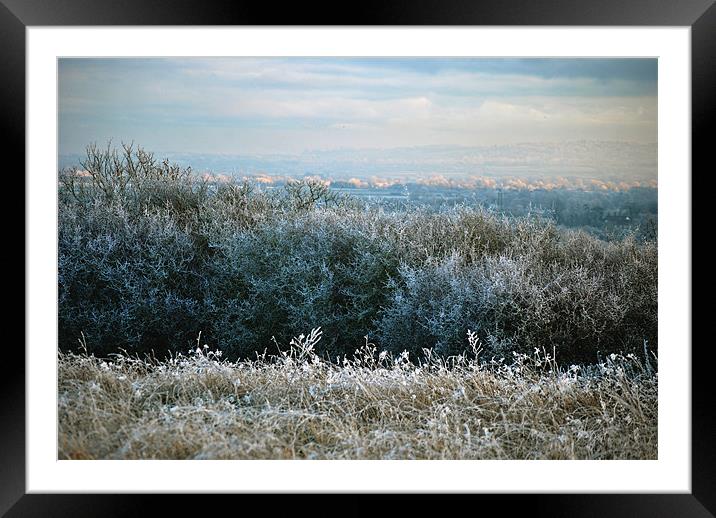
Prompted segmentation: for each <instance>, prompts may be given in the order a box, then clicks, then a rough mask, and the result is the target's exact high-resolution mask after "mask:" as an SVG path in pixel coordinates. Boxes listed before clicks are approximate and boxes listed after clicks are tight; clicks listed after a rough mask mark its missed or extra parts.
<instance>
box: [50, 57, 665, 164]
mask: <svg viewBox="0 0 716 518" xmlns="http://www.w3.org/2000/svg"><path fill="white" fill-rule="evenodd" d="M58 74H59V76H58V80H59V83H58V84H59V92H58V97H59V106H58V109H59V116H58V120H59V153H60V155H61V156H62V155H71V154H75V153H82V152H83V150H84V149H85V147H86V146H87V144H89V143H91V142H97V143H98V144H105V143H106V142H107V141H108V140H109V139H112V140H113V141H114V142H117V143H119V142H122V141H124V142H131V141H134V142H135V143H137V144H139V145H141V146H142V147H144V148H145V149H148V150H151V151H155V152H157V153H164V154H166V155H172V154H175V155H176V154H179V153H181V154H183V155H187V154H195V155H197V156H198V155H205V158H206V156H214V155H215V156H219V155H223V156H242V157H244V158H247V157H253V158H256V157H263V163H262V166H261V167H263V168H264V169H267V168H268V169H271V167H270V165H271V159H270V158H267V157H269V156H278V155H284V156H294V157H295V156H298V157H306V156H312V157H314V159H315V157H316V156H320V157H324V159H323V163H324V166H325V163H328V166H326V167H327V169H328V170H330V160H331V159H330V157H331V156H333V155H335V154H336V153H338V154H340V156H341V157H343V161H342V162H341V164H342V165H340V168H345V167H346V166H345V164H346V163H349V162H360V161H361V160H364V161H365V160H368V159H370V160H378V161H380V160H381V159H382V160H383V161H385V160H386V159H389V158H390V157H391V156H393V154H397V155H400V156H403V155H405V151H404V150H405V148H411V149H417V148H423V147H425V148H424V149H428V150H429V149H431V148H432V149H453V150H457V151H456V152H457V153H458V154H460V152H462V154H463V155H464V154H465V152H467V151H466V150H467V149H468V148H470V149H483V150H484V149H488V148H490V147H491V146H492V148H493V149H495V148H499V149H501V150H502V154H503V155H504V156H503V157H502V159H504V160H509V159H510V156H511V155H512V154H514V155H515V156H516V157H518V156H521V155H522V154H523V150H524V147H525V145H530V144H531V143H549V144H550V149H555V150H556V151H555V152H554V153H553V155H551V156H549V157H546V158H545V160H548V161H549V160H554V159H555V158H559V155H560V149H564V148H565V146H566V148H569V149H571V148H572V147H574V143H575V142H578V143H581V144H580V145H582V146H584V145H585V144H584V142H587V144H586V145H587V146H588V147H589V146H590V145H592V144H589V143H595V144H593V146H596V149H601V150H602V151H603V150H604V146H605V145H607V144H604V142H610V143H612V144H613V145H617V146H619V149H620V150H621V151H620V153H621V154H622V155H624V157H625V162H624V163H625V165H624V167H623V168H622V169H623V174H625V175H628V174H631V173H630V171H631V166H630V165H629V164H630V163H631V162H634V161H637V162H639V163H641V164H642V166H643V162H644V156H643V153H644V149H645V148H644V145H646V146H648V149H650V150H652V151H651V152H653V160H652V159H651V158H649V160H648V161H651V162H654V167H653V175H654V177H655V175H656V170H655V160H656V146H655V144H656V140H657V60H655V59H592V58H583V59H505V58H499V59H497V58H495V59H485V58H479V59H478V58H475V59H472V58H327V57H322V58H170V59H169V58H142V59H134V58H131V59H128V58H116V59H86V58H72V59H60V60H59V63H58ZM630 144H634V149H635V150H636V151H635V154H636V155H638V156H636V155H635V157H630V156H629V151H628V150H629V147H628V146H629V145H630ZM625 145H626V146H627V147H626V150H627V151H626V152H625V151H624V149H625V148H624V146H625ZM428 146H429V147H428ZM593 146H592V147H593ZM399 148H400V149H402V150H403V151H398V149H399ZM367 150H370V153H367ZM460 150H462V151H460ZM592 151H593V150H592ZM401 153H402V154H401ZM418 155H419V157H422V158H415V157H412V156H411V157H410V160H408V162H415V160H420V159H422V160H423V161H424V160H427V159H426V153H425V152H422V151H421V152H420V153H417V154H416V156H418ZM427 155H429V153H427ZM597 155H598V153H597ZM594 156H596V155H595V153H594V152H590V157H592V158H590V160H592V159H594ZM346 157H348V158H346ZM284 158H285V157H284ZM428 158H429V157H428ZM267 161H268V164H269V166H266V162H267ZM284 161H285V160H284ZM429 161H430V160H429ZM248 163H251V162H250V161H249V162H248ZM275 163H278V162H275ZM307 163H308V164H310V161H309V162H307ZM314 163H315V160H314ZM338 163H339V162H336V164H338ZM432 163H433V165H435V167H436V168H437V169H440V167H439V166H440V164H439V163H438V164H435V160H432ZM587 165H588V164H587ZM593 165H595V167H594V168H593V169H595V170H596V169H598V168H597V167H596V164H593ZM241 167H243V166H241ZM246 167H248V168H249V169H250V167H251V166H250V165H249V166H246ZM256 167H258V166H256ZM306 167H308V166H307V165H306V163H305V161H304V165H302V166H301V168H300V169H302V170H303V169H305V168H306ZM338 167H339V166H338V165H336V168H338ZM619 169H620V168H619V164H617V165H616V170H617V171H619ZM289 172H290V171H289ZM349 172H350V171H349ZM373 172H376V171H373ZM431 172H435V171H431ZM612 172H613V171H612ZM643 172H644V171H643V168H642V171H641V173H640V174H643ZM426 174H427V173H426Z"/></svg>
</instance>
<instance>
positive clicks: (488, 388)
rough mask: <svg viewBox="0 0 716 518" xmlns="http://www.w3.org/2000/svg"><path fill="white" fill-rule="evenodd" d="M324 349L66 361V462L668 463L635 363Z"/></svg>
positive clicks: (62, 445) (642, 368)
mask: <svg viewBox="0 0 716 518" xmlns="http://www.w3.org/2000/svg"><path fill="white" fill-rule="evenodd" d="M468 338H469V339H470V342H471V345H472V346H473V350H474V352H479V345H478V344H477V342H476V340H475V337H474V335H473V336H469V337H468ZM319 340H320V331H314V332H312V333H311V334H309V335H308V336H307V337H306V336H303V335H302V336H301V337H299V338H296V339H294V341H293V342H292V347H291V349H290V350H289V351H287V352H284V353H282V354H280V355H278V356H275V357H272V358H268V357H265V356H264V357H260V356H259V357H257V359H256V360H251V361H249V360H244V361H240V362H228V361H225V360H223V359H222V358H221V355H220V353H216V352H210V351H209V349H208V348H206V347H201V348H197V350H196V351H194V352H193V353H190V354H189V355H181V354H179V355H176V356H175V357H173V358H171V359H169V360H164V361H158V360H141V359H139V358H136V357H135V358H131V357H129V356H126V355H118V356H114V357H113V360H112V361H108V360H102V359H98V358H95V357H93V356H91V355H86V354H80V355H77V354H74V353H61V354H60V356H59V452H58V455H59V458H60V459H655V458H656V457H657V385H658V384H657V374H656V373H655V372H654V371H653V370H652V368H651V365H650V363H649V362H646V361H642V360H638V359H636V358H635V357H633V356H631V355H630V356H629V357H623V356H617V355H613V356H611V357H608V358H607V359H606V360H605V361H604V362H603V363H600V364H597V365H593V366H590V367H582V368H579V367H576V366H572V367H569V368H566V369H564V368H560V367H559V366H558V364H557V363H556V362H555V360H554V358H552V357H551V355H549V354H546V353H545V352H544V351H537V352H536V353H535V354H534V355H533V356H531V357H527V356H524V355H515V356H514V361H513V362H511V363H510V364H509V365H506V364H505V362H495V361H491V362H480V361H479V359H477V358H476V356H475V355H474V354H473V355H472V356H471V357H470V356H468V355H460V356H457V357H451V358H448V359H440V358H437V357H432V356H431V355H430V354H427V356H426V360H425V361H423V362H420V363H419V364H418V365H416V364H414V363H411V361H410V360H409V359H408V357H407V355H398V356H396V357H393V356H388V355H386V354H376V351H375V348H373V347H372V346H371V344H366V346H365V347H364V348H362V349H360V350H359V351H357V353H356V355H355V356H354V357H353V358H351V359H348V358H345V359H344V360H343V361H342V362H341V363H340V364H336V363H332V362H325V361H323V360H321V359H320V358H319V357H318V356H316V355H315V354H314V352H313V350H314V347H315V345H316V343H317V342H318V341H319ZM198 343H199V342H197V345H198Z"/></svg>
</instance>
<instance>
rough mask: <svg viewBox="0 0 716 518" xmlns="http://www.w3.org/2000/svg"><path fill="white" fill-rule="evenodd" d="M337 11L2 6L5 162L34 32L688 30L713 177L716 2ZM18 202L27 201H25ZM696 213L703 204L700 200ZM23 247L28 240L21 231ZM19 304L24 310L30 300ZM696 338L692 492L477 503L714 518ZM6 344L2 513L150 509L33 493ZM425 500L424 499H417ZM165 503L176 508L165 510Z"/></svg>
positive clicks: (703, 375) (704, 381)
mask: <svg viewBox="0 0 716 518" xmlns="http://www.w3.org/2000/svg"><path fill="white" fill-rule="evenodd" d="M334 5H335V6H336V7H335V8H333V10H331V8H330V7H326V6H322V5H320V4H315V5H306V4H304V3H286V4H285V5H282V6H281V7H280V8H275V7H273V6H272V5H270V4H262V3H250V4H249V3H242V2H231V1H226V0H221V1H207V0H204V1H202V2H199V1H197V0H116V1H112V2H109V1H107V0H104V1H100V0H0V64H2V68H1V70H2V71H3V74H2V75H3V80H2V82H0V84H2V86H1V87H0V92H1V94H0V113H2V115H1V117H0V121H1V122H0V124H2V129H3V134H4V136H5V138H4V140H3V143H2V147H3V150H4V151H5V153H4V156H5V157H9V158H10V159H12V158H14V159H16V160H17V163H15V164H14V165H13V166H12V167H13V168H14V170H16V171H20V170H22V171H25V156H24V153H23V152H21V151H20V150H22V149H25V110H26V107H25V56H26V55H25V29H26V27H28V26H65V25H67V26H77V25H156V26H161V25H503V26H508V25H515V26H519V25H542V26H545V25H550V26H570V25H571V26H591V25H601V26H605V25H606V26H689V27H691V44H692V48H691V51H692V57H691V63H692V78H691V79H692V173H691V178H692V179H693V178H694V176H695V175H694V174H693V171H694V170H696V169H699V170H700V173H699V176H706V173H707V171H706V167H707V164H708V163H709V162H708V160H709V158H710V157H709V156H708V152H709V150H710V148H711V147H712V146H711V143H710V139H709V135H710V133H711V132H709V131H708V130H709V129H713V125H714V124H713V113H716V106H715V105H716V93H715V92H716V80H715V79H716V77H715V76H716V51H715V49H714V40H715V39H716V38H714V35H715V34H716V7H715V6H714V1H713V0H682V1H676V0H674V1H664V0H631V1H630V2H629V3H625V2H623V0H621V1H620V0H600V1H596V0H539V1H536V0H535V1H532V2H526V1H524V2H523V1H521V0H502V1H491V2H480V3H478V2H469V1H467V0H463V1H459V2H450V1H447V0H439V1H438V0H431V1H414V2H405V1H393V2H386V1H384V2H380V1H379V2H374V1H363V2H359V3H355V4H350V8H347V6H346V5H339V4H334ZM319 21H320V22H319ZM709 165H710V164H709ZM8 167H9V166H8ZM17 176H18V177H19V175H17ZM5 180H6V182H9V181H11V180H12V179H11V178H7V177H6V179H5ZM15 180H16V181H18V183H19V185H17V186H13V187H12V188H13V189H16V188H17V189H22V192H23V197H22V199H23V200H24V199H25V197H24V193H25V185H24V181H23V182H21V183H20V182H19V178H15ZM8 188H10V187H8V184H7V183H6V189H8ZM693 192H694V190H693V188H692V193H693ZM13 197H16V198H18V199H20V197H19V196H13ZM692 207H696V204H695V202H694V201H693V199H692ZM15 210H16V209H15ZM23 213H24V212H23ZM15 219H16V217H15ZM6 221H14V220H6ZM692 221H693V222H694V224H697V223H698V221H699V220H698V219H697V218H696V217H695V212H693V209H692ZM18 231H19V229H18ZM692 235H693V231H692ZM697 235H699V234H697ZM703 235H707V236H708V234H703ZM16 242H22V243H24V242H25V237H24V234H23V236H22V237H21V238H20V239H19V241H16ZM23 250H25V249H24V247H23ZM692 254H693V252H692ZM26 260H27V257H26V255H25V252H24V251H23V267H22V268H23V271H24V272H25V280H26V282H27V270H26V269H25V266H24V264H25V261H26ZM692 264H693V255H692ZM23 300H24V299H23ZM16 307H19V304H17V305H16ZM22 307H23V311H24V309H25V305H24V304H23V306H22ZM692 321H693V317H692ZM692 342H693V343H692V344H681V345H683V347H684V348H685V350H687V349H686V348H687V347H691V354H692V405H693V406H692V412H691V415H692V423H691V424H692V459H691V467H692V479H691V480H692V492H691V493H690V494H611V495H600V494H584V495H502V496H499V495H475V496H478V498H479V499H480V504H482V502H483V501H490V500H495V499H501V500H503V499H509V502H510V504H509V506H510V509H511V510H514V509H515V505H517V506H518V507H519V508H522V509H523V510H524V511H525V512H529V513H530V514H531V515H535V514H537V515H545V516H547V515H549V516H570V517H571V516H595V517H596V516H613V517H618V516H649V517H662V516H663V517H667V516H668V517H671V516H682V517H692V516H693V517H701V516H703V517H707V516H714V513H716V491H715V490H714V489H715V488H716V468H715V466H716V447H715V446H714V444H715V443H716V441H715V440H714V439H716V433H714V427H713V424H714V423H713V416H714V411H713V408H714V405H713V403H712V402H711V394H712V393H713V388H712V387H711V386H710V384H709V381H710V376H709V374H710V371H711V370H712V367H711V365H712V364H711V362H709V361H708V352H709V349H710V343H709V341H708V340H705V341H694V340H692ZM5 349H6V350H5V352H4V353H3V359H4V362H3V363H4V365H6V366H7V367H6V368H5V369H3V375H2V376H0V386H1V390H0V439H1V440H0V480H1V481H0V515H4V514H6V515H7V516H9V517H20V516H23V517H24V516H75V517H77V516H123V515H125V514H130V513H131V514H135V513H137V514H139V515H144V514H146V511H147V508H146V507H145V506H146V505H147V504H148V503H149V501H150V500H154V499H153V498H150V497H149V496H147V495H136V494H135V495H68V494H56V495H35V494H33V495H28V494H25V354H24V351H23V350H22V349H20V348H18V347H16V346H13V344H12V343H6V344H5ZM173 500H174V503H175V504H178V505H182V506H184V505H185V500H184V499H182V498H176V497H174V499H173ZM420 501H421V498H415V499H414V500H413V502H418V503H419V502H420ZM500 504H503V502H500ZM162 505H163V508H164V509H165V511H168V508H166V507H164V505H165V504H162ZM294 505H295V504H294ZM471 505H474V504H471ZM138 510H143V511H145V512H138ZM350 511H351V512H352V513H354V514H356V513H361V511H365V512H372V511H371V507H367V506H363V505H360V504H358V505H352V506H350ZM338 512H342V511H338ZM361 514H362V513H361ZM510 514H512V513H510Z"/></svg>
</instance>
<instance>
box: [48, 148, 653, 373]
mask: <svg viewBox="0 0 716 518" xmlns="http://www.w3.org/2000/svg"><path fill="white" fill-rule="evenodd" d="M59 194H60V198H59V199H60V212H59V265H58V267H59V339H60V347H61V349H63V350H72V349H74V348H75V347H76V345H77V343H78V342H77V340H78V338H79V337H80V336H81V335H82V334H84V336H85V339H86V343H87V347H88V348H89V350H90V351H91V352H93V353H95V354H97V355H106V354H108V353H112V352H116V351H118V350H120V349H125V350H127V351H130V352H132V353H145V352H149V351H154V352H155V354H157V355H162V354H164V353H167V352H169V351H177V350H185V349H186V347H187V346H188V345H190V344H191V343H193V342H194V341H195V340H196V337H197V335H198V334H199V332H201V333H202V336H203V337H204V339H205V340H206V341H207V342H208V343H210V344H212V347H216V348H218V349H220V350H222V351H223V352H224V354H225V355H226V356H227V357H229V358H238V357H254V356H255V353H256V352H262V351H264V350H265V349H267V350H268V351H269V352H270V353H272V352H278V351H277V349H278V348H279V345H278V344H282V343H287V341H288V339H289V338H290V337H291V336H293V335H295V333H296V330H299V329H309V328H312V327H318V326H321V327H322V329H323V331H324V335H323V340H322V341H321V344H320V348H319V350H318V351H317V352H318V353H319V354H321V355H323V356H326V357H328V358H330V359H332V360H333V359H335V357H336V356H338V355H344V354H346V353H349V352H352V351H354V350H355V348H356V347H357V346H358V345H360V344H361V343H364V341H365V338H364V337H365V336H368V337H369V338H370V340H371V341H372V342H374V343H376V345H377V347H378V348H379V349H380V350H387V351H390V352H393V353H399V352H402V351H404V350H405V351H408V352H409V353H410V354H411V355H413V356H419V355H420V354H421V353H422V350H423V349H424V348H433V349H434V351H435V352H436V353H438V354H444V355H450V354H458V353H460V352H462V351H463V350H464V347H465V344H464V336H465V333H466V330H467V329H472V330H474V331H475V332H476V333H477V336H478V337H479V339H480V340H481V341H482V343H483V344H484V347H485V352H484V353H483V354H486V355H487V356H497V357H500V356H509V355H510V354H511V353H512V352H520V353H524V352H531V351H532V350H533V349H534V348H535V347H537V348H545V349H546V350H550V351H551V350H553V349H554V350H555V352H556V355H557V359H558V361H564V362H583V363H590V362H594V361H597V360H598V355H601V357H604V356H605V355H607V354H611V353H624V354H627V353H630V352H638V353H639V354H640V355H643V350H644V347H645V344H646V347H648V349H649V350H651V351H654V352H656V349H657V336H656V331H657V246H656V242H638V241H636V240H635V239H633V238H629V237H628V238H626V239H624V240H621V241H612V242H605V241H600V240H598V239H596V238H594V237H592V236H589V235H587V234H585V233H582V232H566V231H561V230H559V229H557V228H555V226H554V225H553V224H552V223H550V222H546V221H538V220H534V219H529V220H527V219H508V218H505V217H503V216H498V215H495V214H492V213H490V212H487V211H485V210H483V209H481V208H479V207H470V206H459V207H456V208H452V209H449V210H441V211H435V210H433V211H431V210H427V209H423V208H419V207H412V208H411V207H409V208H405V209H403V210H391V211H387V210H383V209H381V208H380V207H379V206H377V205H372V206H371V205H363V204H360V203H358V202H356V201H355V200H351V199H348V198H343V197H340V196H338V195H336V194H335V193H333V192H332V191H330V190H329V189H328V188H327V187H326V186H325V185H323V184H320V183H316V182H302V183H294V184H289V185H288V186H286V187H285V188H281V189H273V190H269V189H261V188H259V187H258V186H254V185H249V184H241V183H236V184H231V183H214V184H208V183H207V182H205V181H200V180H198V178H197V177H196V175H193V173H192V172H191V171H190V170H188V169H181V168H178V167H176V166H173V165H171V164H168V163H167V162H159V161H157V160H156V159H155V158H154V157H153V156H152V155H151V154H149V153H146V152H144V151H143V150H141V149H140V150H135V149H133V148H132V147H129V146H127V147H124V148H123V149H121V150H119V151H117V150H113V149H111V148H107V149H106V150H100V149H98V148H96V147H90V148H88V156H87V160H86V161H85V163H84V164H83V168H82V169H81V170H78V169H74V170H67V171H63V172H61V174H60V192H59Z"/></svg>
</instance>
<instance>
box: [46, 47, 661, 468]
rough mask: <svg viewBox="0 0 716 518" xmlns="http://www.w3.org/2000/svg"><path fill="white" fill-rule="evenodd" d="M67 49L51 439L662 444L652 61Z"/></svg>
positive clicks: (504, 447)
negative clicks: (84, 53) (88, 53)
mask: <svg viewBox="0 0 716 518" xmlns="http://www.w3.org/2000/svg"><path fill="white" fill-rule="evenodd" d="M56 63H57V98H56V99H57V157H56V158H57V169H56V171H55V174H56V175H57V176H56V187H57V192H56V199H57V214H56V218H57V265H56V266H57V292H56V293H57V353H56V354H57V403H56V408H57V427H58V429H57V459H59V460H72V461H74V460H115V459H122V460H146V459H171V460H204V459H208V460H219V459H230V460H253V459H262V460H273V459H280V460H295V461H297V462H301V461H305V460H366V459H369V460H456V461H460V460H607V461H609V460H658V459H660V452H659V448H658V445H659V441H658V438H659V427H658V423H659V419H658V417H659V398H658V395H659V366H660V362H659V332H658V331H659V325H658V323H659V322H658V308H659V297H658V295H659V291H658V287H659V275H658V263H659V250H660V249H659V225H658V221H659V218H658V216H659V185H660V178H659V176H658V166H659V157H660V155H659V145H660V144H661V143H660V142H659V141H658V140H659V139H658V137H659V127H658V124H657V122H658V101H659V99H658V94H659V82H660V77H661V76H660V75H659V59H658V58H656V57H532V56H529V57H484V56H475V57H470V56H447V55H446V56H400V55H395V56H370V57H360V56H348V55H346V56H311V55H305V56H256V57H251V56H235V57H232V56H204V57H202V56H187V57H182V56H167V57H160V56H157V57H137V56H135V57H122V56H116V57H58V58H57V61H56ZM48 174H50V173H49V172H48ZM49 178H51V176H49ZM672 345H673V344H672ZM665 347H666V345H665Z"/></svg>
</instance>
